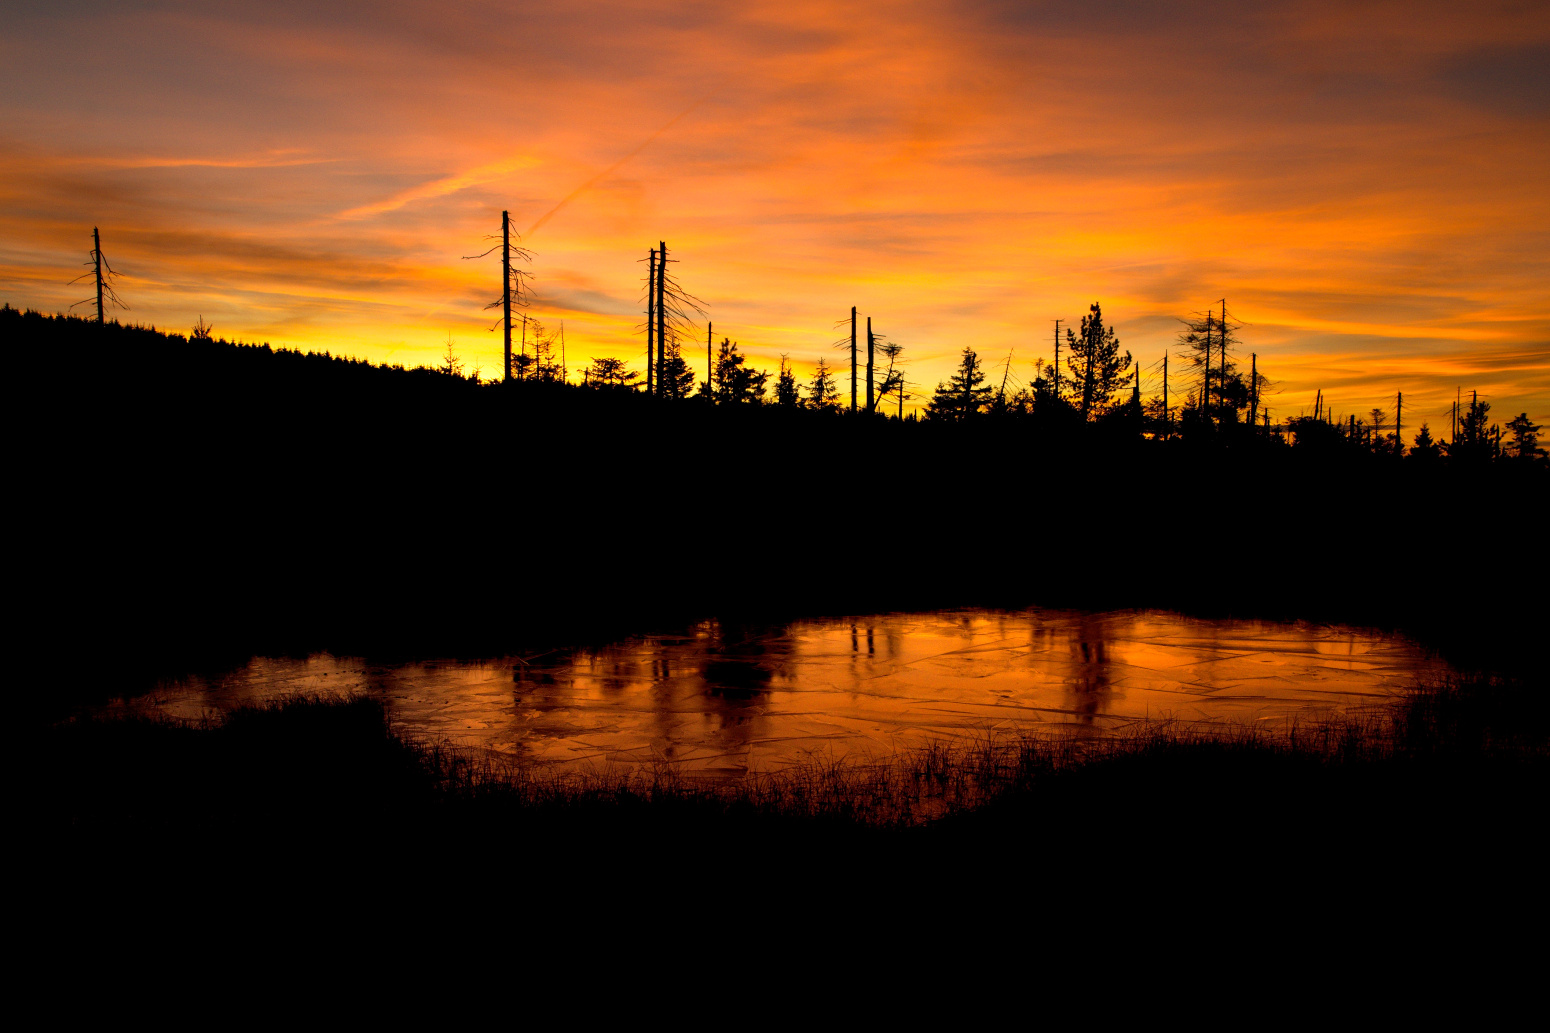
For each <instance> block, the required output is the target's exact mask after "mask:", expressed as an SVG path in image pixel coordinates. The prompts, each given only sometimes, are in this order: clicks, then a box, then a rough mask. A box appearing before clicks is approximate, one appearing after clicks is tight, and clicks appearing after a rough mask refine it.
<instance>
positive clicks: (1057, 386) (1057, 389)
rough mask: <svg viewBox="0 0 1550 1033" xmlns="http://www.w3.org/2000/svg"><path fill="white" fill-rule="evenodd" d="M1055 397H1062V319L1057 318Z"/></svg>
mask: <svg viewBox="0 0 1550 1033" xmlns="http://www.w3.org/2000/svg"><path fill="white" fill-rule="evenodd" d="M1055 397H1056V398H1059V397H1060V320H1058V319H1057V320H1055Z"/></svg>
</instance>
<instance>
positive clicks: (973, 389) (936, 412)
mask: <svg viewBox="0 0 1550 1033" xmlns="http://www.w3.org/2000/svg"><path fill="white" fill-rule="evenodd" d="M993 393H994V391H993V390H992V388H991V387H990V386H989V385H988V384H986V383H985V368H984V366H983V365H981V364H980V357H979V355H977V354H976V353H975V351H974V349H973V348H969V347H965V348H964V349H963V359H962V361H960V362H959V363H958V371H957V372H956V373H954V374H953V375H952V377H951V379H949V380H948V381H947V383H945V384H943V383H938V384H937V386H936V394H935V395H933V396H932V398H931V401H930V403H928V404H927V406H926V418H927V419H928V420H943V421H947V422H962V421H963V420H967V419H969V418H971V417H973V416H975V415H977V414H978V413H979V412H980V411H981V410H982V409H984V408H985V406H986V405H987V404H989V402H990V396H991V395H992V394H993Z"/></svg>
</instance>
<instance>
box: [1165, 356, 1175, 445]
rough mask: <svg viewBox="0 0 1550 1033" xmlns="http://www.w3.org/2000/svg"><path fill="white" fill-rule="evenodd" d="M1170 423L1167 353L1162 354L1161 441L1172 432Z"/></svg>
mask: <svg viewBox="0 0 1550 1033" xmlns="http://www.w3.org/2000/svg"><path fill="white" fill-rule="evenodd" d="M1172 429H1173V426H1172V421H1171V420H1169V418H1168V353H1167V352H1166V351H1165V352H1163V439H1164V440H1167V438H1168V436H1169V434H1170V432H1171V431H1172Z"/></svg>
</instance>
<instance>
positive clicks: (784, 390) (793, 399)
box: [775, 355, 802, 408]
mask: <svg viewBox="0 0 1550 1033" xmlns="http://www.w3.org/2000/svg"><path fill="white" fill-rule="evenodd" d="M775 404H776V405H783V406H786V407H787V408H795V407H796V406H798V405H801V404H802V392H801V391H800V390H799V389H798V388H797V376H796V374H795V373H793V372H792V371H791V363H790V362H788V361H787V360H786V357H785V356H784V355H782V356H781V357H780V373H779V374H778V375H777V376H776V377H775Z"/></svg>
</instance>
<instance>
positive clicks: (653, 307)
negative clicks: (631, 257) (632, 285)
mask: <svg viewBox="0 0 1550 1033" xmlns="http://www.w3.org/2000/svg"><path fill="white" fill-rule="evenodd" d="M646 260H647V262H648V263H649V265H648V273H647V277H646V392H647V393H648V394H657V395H661V396H663V397H666V398H686V397H688V396H689V394H690V393H691V392H692V391H693V390H694V374H693V372H692V371H691V370H690V369H689V364H688V363H687V362H686V361H685V360H684V358H683V353H682V349H681V347H680V341H681V340H686V339H688V337H689V336H690V335H693V334H698V333H699V321H700V320H701V319H703V318H705V314H706V313H705V303H704V302H703V301H701V300H700V299H699V298H696V297H695V296H694V295H693V294H690V293H689V292H688V291H686V290H684V289H683V285H682V284H680V283H679V282H678V279H677V277H675V276H674V275H673V273H672V270H671V269H670V268H669V266H671V265H676V264H677V261H678V260H677V259H670V258H668V257H667V242H666V241H662V242H661V243H660V244H658V246H657V247H656V248H653V249H652V250H651V251H650V252H649V254H648V256H647V259H646ZM707 332H708V328H707Z"/></svg>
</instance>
